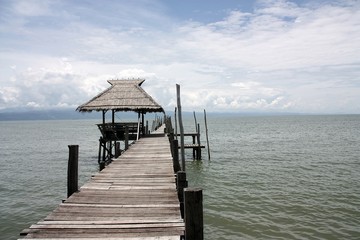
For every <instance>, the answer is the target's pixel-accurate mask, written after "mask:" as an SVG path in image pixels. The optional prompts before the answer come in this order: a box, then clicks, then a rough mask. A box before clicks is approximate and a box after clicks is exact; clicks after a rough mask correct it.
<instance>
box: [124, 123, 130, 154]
mask: <svg viewBox="0 0 360 240" xmlns="http://www.w3.org/2000/svg"><path fill="white" fill-rule="evenodd" d="M128 148H129V126H125V150H128Z"/></svg>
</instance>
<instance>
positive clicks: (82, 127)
mask: <svg viewBox="0 0 360 240" xmlns="http://www.w3.org/2000/svg"><path fill="white" fill-rule="evenodd" d="M202 117H203V116H202V114H198V116H197V121H198V122H199V123H200V126H201V131H202V136H201V141H202V144H203V145H206V138H205V126H204V120H203V118H202ZM96 123H97V121H94V120H62V121H56V120H51V121H12V122H10V121H9V122H0V172H1V175H0V199H1V204H0V213H1V214H0V236H1V237H0V238H1V239H17V238H19V233H20V231H21V230H23V229H24V228H27V227H29V226H30V225H31V224H33V223H36V222H38V221H39V220H41V219H43V218H44V217H45V216H47V215H48V214H49V213H50V212H51V211H52V210H54V209H55V207H56V206H57V205H58V204H59V203H61V200H62V199H65V198H66V173H67V159H68V147H67V145H71V144H78V145H79V146H80V149H79V185H80V186H81V185H82V184H83V183H84V182H86V181H88V180H89V179H90V177H91V175H92V174H94V173H95V172H96V171H97V170H98V166H97V154H98V139H99V136H100V135H99V134H100V132H99V131H98V129H97V127H96V125H95V124H96ZM207 123H208V132H209V142H210V150H211V151H210V153H211V159H210V160H209V159H208V155H207V149H203V151H202V158H203V160H202V161H193V160H192V159H191V158H192V153H191V151H190V150H186V159H187V161H186V164H187V166H186V169H187V176H188V181H189V185H190V186H196V187H201V188H203V195H204V225H205V239H360V115H334V116H241V115H229V114H228V115H219V114H216V115H215V114H209V115H208V116H207ZM184 127H185V131H186V132H194V131H195V124H194V120H193V118H192V117H191V116H185V117H184ZM190 141H191V139H190Z"/></svg>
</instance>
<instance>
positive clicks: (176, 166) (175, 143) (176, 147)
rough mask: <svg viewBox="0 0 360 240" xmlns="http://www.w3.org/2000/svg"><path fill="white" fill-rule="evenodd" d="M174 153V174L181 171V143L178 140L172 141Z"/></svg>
mask: <svg viewBox="0 0 360 240" xmlns="http://www.w3.org/2000/svg"><path fill="white" fill-rule="evenodd" d="M171 146H172V149H173V150H172V153H173V164H174V173H177V172H178V171H180V170H181V167H180V162H179V142H178V140H176V139H174V140H172V144H171Z"/></svg>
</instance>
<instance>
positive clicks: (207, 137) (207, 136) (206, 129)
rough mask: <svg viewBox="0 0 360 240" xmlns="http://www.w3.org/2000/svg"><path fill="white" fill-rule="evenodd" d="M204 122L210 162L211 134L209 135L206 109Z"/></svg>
mask: <svg viewBox="0 0 360 240" xmlns="http://www.w3.org/2000/svg"><path fill="white" fill-rule="evenodd" d="M204 121H205V135H206V144H207V150H208V158H209V160H210V146H209V134H208V127H207V121H206V111H205V109H204Z"/></svg>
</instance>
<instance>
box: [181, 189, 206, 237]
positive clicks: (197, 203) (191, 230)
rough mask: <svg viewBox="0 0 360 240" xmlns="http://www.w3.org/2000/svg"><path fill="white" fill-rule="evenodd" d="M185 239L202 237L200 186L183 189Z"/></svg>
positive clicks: (202, 221)
mask: <svg viewBox="0 0 360 240" xmlns="http://www.w3.org/2000/svg"><path fill="white" fill-rule="evenodd" d="M184 198H185V199H184V201H185V218H184V221H185V239H186V240H203V239H204V220H203V195H202V189H200V188H186V189H184Z"/></svg>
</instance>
